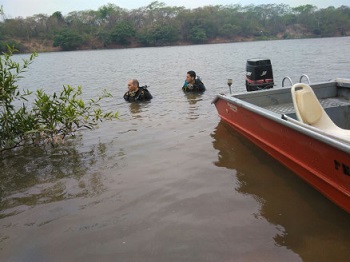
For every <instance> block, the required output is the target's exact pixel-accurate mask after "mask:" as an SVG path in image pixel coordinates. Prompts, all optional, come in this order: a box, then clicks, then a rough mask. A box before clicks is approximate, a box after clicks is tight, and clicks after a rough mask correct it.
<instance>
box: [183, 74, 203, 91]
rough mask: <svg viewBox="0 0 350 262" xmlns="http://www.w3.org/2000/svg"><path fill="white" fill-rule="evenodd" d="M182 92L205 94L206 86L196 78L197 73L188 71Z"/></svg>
mask: <svg viewBox="0 0 350 262" xmlns="http://www.w3.org/2000/svg"><path fill="white" fill-rule="evenodd" d="M182 90H183V91H184V92H204V91H205V86H204V84H203V82H202V80H201V79H200V78H199V77H196V72H194V71H188V72H187V75H186V80H185V83H184V85H183V87H182Z"/></svg>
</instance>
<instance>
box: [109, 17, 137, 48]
mask: <svg viewBox="0 0 350 262" xmlns="http://www.w3.org/2000/svg"><path fill="white" fill-rule="evenodd" d="M135 32H136V31H135V29H134V27H133V25H132V24H131V23H130V22H128V21H121V22H119V23H117V25H116V26H115V27H114V29H113V31H112V33H111V41H112V42H114V43H117V44H121V45H128V44H130V43H131V38H132V37H133V36H135Z"/></svg>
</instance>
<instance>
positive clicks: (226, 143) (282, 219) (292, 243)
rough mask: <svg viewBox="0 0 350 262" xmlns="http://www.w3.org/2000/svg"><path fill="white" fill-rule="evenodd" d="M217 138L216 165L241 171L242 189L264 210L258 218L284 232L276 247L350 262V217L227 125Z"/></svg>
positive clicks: (221, 127) (309, 257)
mask: <svg viewBox="0 0 350 262" xmlns="http://www.w3.org/2000/svg"><path fill="white" fill-rule="evenodd" d="M211 136H212V137H213V147H214V148H215V149H217V150H218V160H217V161H216V162H215V165H217V166H219V167H226V168H228V169H235V170H236V171H237V172H236V175H237V180H238V186H237V187H236V190H237V191H238V192H240V193H242V194H249V195H252V196H254V198H255V199H256V200H257V201H258V202H259V203H260V206H261V207H260V212H259V214H256V217H257V219H259V218H264V219H266V220H267V221H269V222H270V223H272V224H274V225H276V227H277V229H278V230H279V231H280V233H279V234H277V235H276V236H275V237H274V241H275V243H276V245H279V246H285V247H287V248H289V249H292V250H293V251H294V252H296V253H298V254H299V255H300V256H301V257H302V259H303V260H309V261H329V260H336V261H345V260H346V258H348V257H349V256H350V250H349V248H348V246H349V244H350V241H349V239H348V235H349V234H350V224H349V223H348V221H349V219H350V216H349V214H347V213H345V212H344V211H343V210H341V209H340V208H338V207H337V206H336V205H335V204H333V203H331V202H330V201H329V200H328V199H326V198H325V197H323V196H322V195H321V194H320V193H319V192H317V191H316V190H314V189H313V188H312V187H311V186H309V185H308V184H307V183H305V182H304V181H302V180H301V179H300V178H298V177H297V175H296V174H294V173H293V172H291V171H290V170H288V169H287V168H285V167H284V166H282V165H280V164H279V163H278V162H277V161H276V160H274V159H273V158H272V157H270V156H269V155H267V154H266V153H265V152H263V151H262V150H260V149H259V148H258V147H256V146H255V145H253V144H252V143H251V142H250V141H249V140H247V139H246V138H245V137H243V136H241V135H240V134H238V133H237V132H235V131H234V130H233V129H232V128H231V127H229V126H228V125H227V124H226V123H224V122H220V123H219V124H218V126H217V127H216V129H215V131H214V132H213V133H212V134H211ZM329 239H332V241H329ZM317 250H318V251H317ZM319 250H323V251H322V252H319ZM325 250H327V251H325ZM328 258H329V259H328ZM335 258H336V259H335Z"/></svg>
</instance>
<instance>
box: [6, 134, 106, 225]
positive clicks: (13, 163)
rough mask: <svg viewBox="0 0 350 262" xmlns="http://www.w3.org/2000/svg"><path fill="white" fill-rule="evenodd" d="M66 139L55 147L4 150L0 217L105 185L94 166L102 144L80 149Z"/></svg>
mask: <svg viewBox="0 0 350 262" xmlns="http://www.w3.org/2000/svg"><path fill="white" fill-rule="evenodd" d="M70 142H71V141H69V140H68V142H67V143H66V145H60V146H59V147H57V148H52V147H48V148H46V149H45V148H42V147H24V148H21V149H18V150H15V151H11V152H6V153H5V154H3V155H2V159H1V162H0V170H1V171H0V189H1V190H0V219H1V218H4V217H6V216H11V215H15V214H18V213H20V212H22V211H25V210H26V209H28V208H29V207H33V206H36V205H38V204H43V203H51V202H55V201H60V200H64V199H71V198H76V197H82V196H95V195H98V194H100V193H102V192H103V191H104V190H105V188H104V185H103V182H102V180H101V174H100V173H99V171H98V169H97V168H96V167H97V166H99V165H100V163H99V162H103V161H104V156H105V154H106V146H105V145H104V144H102V143H98V144H96V145H94V146H92V147H91V148H88V149H86V150H87V151H84V152H83V151H82V150H81V149H78V145H77V144H78V142H79V138H77V139H75V140H74V143H75V144H72V143H70Z"/></svg>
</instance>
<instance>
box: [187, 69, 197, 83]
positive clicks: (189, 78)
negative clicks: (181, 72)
mask: <svg viewBox="0 0 350 262" xmlns="http://www.w3.org/2000/svg"><path fill="white" fill-rule="evenodd" d="M195 79H196V72H195V71H192V70H191V71H188V72H187V75H186V81H187V82H188V83H194V81H195Z"/></svg>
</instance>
